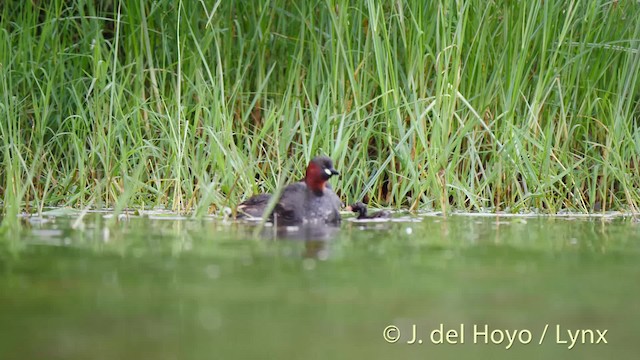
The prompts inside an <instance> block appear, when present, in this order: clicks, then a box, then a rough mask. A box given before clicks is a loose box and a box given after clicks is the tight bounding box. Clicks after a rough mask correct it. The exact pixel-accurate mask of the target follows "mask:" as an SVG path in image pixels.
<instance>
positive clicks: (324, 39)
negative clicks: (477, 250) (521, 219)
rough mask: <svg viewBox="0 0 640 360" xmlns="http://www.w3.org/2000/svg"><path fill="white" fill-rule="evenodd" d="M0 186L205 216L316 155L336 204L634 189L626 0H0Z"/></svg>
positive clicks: (639, 31) (639, 64)
mask: <svg viewBox="0 0 640 360" xmlns="http://www.w3.org/2000/svg"><path fill="white" fill-rule="evenodd" d="M0 11H1V14H0V24H1V30H0V119H1V121H0V136H1V139H0V161H1V164H2V165H1V168H0V196H2V200H3V205H2V207H3V208H4V212H5V213H6V214H7V215H11V216H13V215H15V213H16V212H18V211H21V210H23V209H26V210H28V211H33V210H35V209H38V208H41V207H42V206H50V205H67V206H75V207H105V206H106V207H116V209H122V208H124V207H131V208H138V207H149V206H158V205H160V206H167V207H168V208H171V209H174V210H180V211H183V210H189V211H195V212H196V213H197V214H206V213H208V212H211V211H216V210H219V209H220V208H221V207H223V206H231V207H233V206H234V205H235V204H236V203H237V202H238V201H240V200H242V199H244V198H246V197H247V196H249V195H250V194H252V193H254V192H261V191H272V190H274V188H275V187H276V186H278V184H279V183H282V182H283V181H286V180H287V179H292V178H299V177H300V176H301V175H302V174H303V169H304V167H305V165H306V163H307V162H308V160H309V159H310V158H311V157H313V156H314V155H316V154H320V153H324V154H327V155H329V156H331V157H333V158H334V160H335V162H336V168H338V169H339V170H340V171H341V172H342V176H341V177H340V178H338V179H337V181H333V182H334V187H335V188H336V189H338V190H339V193H340V194H341V196H342V198H343V200H344V201H345V202H347V201H348V202H351V201H354V200H360V199H361V198H363V197H364V198H365V199H366V200H369V201H371V202H372V203H374V204H381V205H388V206H394V207H406V208H411V209H418V208H424V209H451V208H453V209H467V210H473V211H479V210H480V211H484V210H507V211H524V210H531V209H537V210H540V211H543V212H556V211H559V210H563V209H569V210H577V211H585V212H587V211H606V210H611V209H615V210H624V211H629V210H631V211H637V209H638V206H639V205H640V192H639V189H640V176H638V168H639V167H640V155H639V154H640V120H639V119H640V85H639V83H640V79H639V78H638V76H639V74H640V21H638V19H639V18H640V3H639V2H637V1H511V0H494V1H484V0H473V1H418V0H416V1H413V0H398V1H373V0H368V1H347V0H328V1H290V0H272V1H268V0H265V1H222V0H206V1H168V0H160V1H132V0H123V1H115V0H114V1H95V2H92V1H89V2H85V1H82V0H76V1H73V0H52V1H7V2H4V6H2V8H1V10H0Z"/></svg>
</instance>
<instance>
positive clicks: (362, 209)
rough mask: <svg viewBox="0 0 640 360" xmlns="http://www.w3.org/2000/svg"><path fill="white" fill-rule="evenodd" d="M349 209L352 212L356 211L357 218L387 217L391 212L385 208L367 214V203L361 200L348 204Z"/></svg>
mask: <svg viewBox="0 0 640 360" xmlns="http://www.w3.org/2000/svg"><path fill="white" fill-rule="evenodd" d="M350 208H351V211H352V212H354V213H358V219H359V220H362V219H388V218H390V217H391V213H390V212H389V211H386V210H381V211H378V212H375V213H373V214H371V215H367V205H365V204H363V203H361V202H357V203H355V204H352V205H351V206H350Z"/></svg>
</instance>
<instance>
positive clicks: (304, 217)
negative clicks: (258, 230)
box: [238, 156, 342, 225]
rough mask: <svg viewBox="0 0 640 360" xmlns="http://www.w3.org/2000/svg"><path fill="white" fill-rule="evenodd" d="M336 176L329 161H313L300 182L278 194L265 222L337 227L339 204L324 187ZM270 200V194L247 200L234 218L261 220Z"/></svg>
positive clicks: (334, 194)
mask: <svg viewBox="0 0 640 360" xmlns="http://www.w3.org/2000/svg"><path fill="white" fill-rule="evenodd" d="M338 174H339V173H338V171H337V170H336V169H334V168H333V162H332V161H331V159H330V158H328V157H326V156H318V157H316V158H314V159H313V160H311V162H310V163H309V166H308V167H307V171H306V174H305V178H304V181H300V182H295V183H293V184H289V185H287V186H286V187H285V188H284V189H283V190H282V193H281V195H280V199H279V200H278V202H277V203H276V205H275V207H274V209H273V212H272V213H271V214H270V215H269V219H270V220H272V221H273V222H274V223H276V224H277V225H297V224H302V223H325V224H326V223H328V224H337V223H339V222H340V207H341V206H342V203H341V202H340V199H339V198H338V196H337V195H336V193H335V192H334V191H333V190H332V189H331V186H328V183H327V180H329V179H330V178H331V177H332V176H334V175H338ZM270 199H271V195H270V194H260V195H256V196H253V197H251V198H249V199H247V200H246V201H244V202H242V203H241V204H240V205H239V206H238V214H239V215H238V217H239V218H242V217H246V216H247V215H248V216H251V217H260V216H262V214H263V212H264V210H265V208H266V206H267V204H268V203H269V200H270Z"/></svg>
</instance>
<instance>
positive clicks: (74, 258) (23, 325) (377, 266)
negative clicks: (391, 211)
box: [0, 214, 640, 360]
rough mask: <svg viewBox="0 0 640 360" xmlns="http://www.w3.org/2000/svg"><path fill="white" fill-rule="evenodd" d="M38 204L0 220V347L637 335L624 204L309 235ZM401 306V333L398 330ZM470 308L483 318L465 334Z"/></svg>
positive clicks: (276, 354) (296, 345) (183, 354)
mask: <svg viewBox="0 0 640 360" xmlns="http://www.w3.org/2000/svg"><path fill="white" fill-rule="evenodd" d="M45 220H46V222H43V221H31V222H25V224H24V225H23V229H22V230H20V231H18V232H6V233H5V234H3V235H0V359H3V360H7V359H21V360H22V359H154V360H159V359H236V358H238V359H265V358H266V359H385V358H386V359H392V358H393V359H395V358H407V359H408V358H416V359H435V358H484V359H496V358H504V359H512V358H524V359H533V358H544V359H550V358H562V359H605V358H611V359H614V358H615V359H635V358H637V354H638V353H639V352H640V341H639V338H638V336H639V335H638V334H640V281H639V280H640V224H639V223H637V222H634V221H633V220H631V219H623V218H615V219H609V218H604V219H586V218H578V219H571V218H524V219H521V218H496V217H468V216H449V217H447V218H443V217H441V216H427V217H423V218H422V217H417V218H406V219H405V220H407V221H403V222H393V223H375V224H357V223H352V222H348V221H345V222H344V223H343V225H342V226H341V228H340V229H338V230H337V231H335V232H328V233H324V232H320V233H319V234H318V233H313V234H312V235H311V237H313V238H314V240H303V239H301V237H303V236H297V235H295V234H296V233H295V232H294V233H293V234H294V236H289V238H288V239H274V238H273V236H272V232H273V230H272V229H267V230H266V231H265V232H263V233H262V235H261V236H260V237H257V238H256V237H255V236H254V227H253V226H249V225H246V224H238V223H230V224H227V223H223V222H222V221H218V220H201V221H196V220H190V219H175V218H170V217H169V218H155V217H148V216H142V217H131V218H130V219H128V220H122V221H118V222H115V223H114V224H108V221H109V220H108V219H105V218H104V214H90V215H89V216H87V217H86V218H84V220H83V221H82V222H77V224H76V225H77V226H76V228H75V229H72V227H71V225H72V223H73V222H74V221H76V217H74V216H71V217H69V216H56V217H51V216H49V217H45ZM298 235H299V234H298ZM414 324H415V326H416V329H417V333H418V339H416V340H415V343H413V344H408V343H407V342H412V337H413V335H412V332H413V325H414ZM440 324H442V328H443V330H444V332H445V334H446V332H447V330H456V331H457V333H456V334H454V333H453V332H452V333H450V335H451V336H450V338H449V340H450V341H451V342H458V343H457V344H439V345H436V344H433V342H432V340H431V336H430V335H431V334H432V331H433V330H435V329H439V328H440ZM485 325H486V326H487V327H486V329H488V331H489V333H488V334H487V335H488V336H487V337H483V336H482V334H476V335H477V336H474V326H476V329H477V332H479V333H481V332H483V330H484V329H485ZM547 325H548V326H547ZM387 326H396V327H397V329H398V330H399V332H400V339H399V340H398V341H397V342H395V343H388V342H386V341H385V339H384V338H383V330H384V329H385V328H386V327H387ZM545 327H547V332H546V335H545V338H544V339H543V341H542V344H539V341H540V338H541V335H542V333H543V330H544V328H545ZM493 330H508V331H509V333H510V334H512V333H513V331H516V332H517V334H519V335H520V336H521V341H523V342H529V343H528V344H522V343H520V342H519V341H518V338H517V337H516V340H515V342H514V343H513V344H512V346H511V347H510V348H509V349H506V347H507V346H508V345H509V344H508V343H509V340H508V337H507V333H506V332H504V333H498V332H496V333H494V339H493V340H495V341H496V342H499V340H501V339H500V334H502V335H503V336H504V339H503V340H502V343H500V344H492V339H491V332H492V331H493ZM558 330H559V331H560V333H559V334H558V333H557V331H558ZM576 330H577V331H579V336H578V341H577V343H576V344H575V345H574V347H573V348H572V349H568V347H569V346H570V345H571V340H570V337H569V335H568V332H567V331H572V332H573V333H575V331H576ZM605 330H606V333H605V334H604V340H606V342H607V343H606V344H605V343H604V342H603V340H602V339H600V337H599V333H598V331H599V332H600V333H602V332H604V331H605ZM389 333H390V335H396V334H397V332H396V331H395V330H394V329H393V328H391V330H390V332H389ZM528 334H530V336H531V338H530V339H528ZM433 335H434V340H438V333H437V332H436V333H434V334H433ZM454 335H455V336H454ZM461 335H464V338H462V339H461V338H460V336H461ZM582 335H584V337H582ZM591 335H593V337H591ZM456 336H457V337H456ZM485 339H487V341H488V342H489V343H488V344H485ZM419 340H422V344H419V343H418V341H419ZM583 340H584V342H585V343H583ZM461 341H463V343H460V342H461ZM563 341H566V342H567V343H563ZM598 341H599V343H596V342H598ZM592 342H593V343H592Z"/></svg>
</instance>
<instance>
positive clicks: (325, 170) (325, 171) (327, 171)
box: [324, 169, 332, 176]
mask: <svg viewBox="0 0 640 360" xmlns="http://www.w3.org/2000/svg"><path fill="white" fill-rule="evenodd" d="M324 173H325V174H327V175H329V176H331V174H332V173H331V170H329V169H324Z"/></svg>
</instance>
